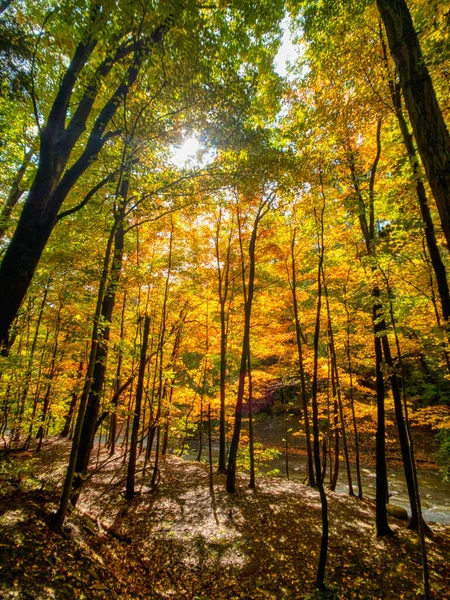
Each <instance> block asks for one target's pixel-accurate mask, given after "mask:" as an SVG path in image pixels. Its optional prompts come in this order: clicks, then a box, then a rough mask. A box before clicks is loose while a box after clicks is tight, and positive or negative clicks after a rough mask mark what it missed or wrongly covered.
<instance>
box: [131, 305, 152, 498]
mask: <svg viewBox="0 0 450 600" xmlns="http://www.w3.org/2000/svg"><path fill="white" fill-rule="evenodd" d="M149 329H150V318H149V316H148V315H145V320H144V332H143V337H142V347H141V357H140V361H139V375H138V381H137V388H136V403H135V407H134V415H133V426H132V430H131V442H130V454H129V459H128V470H127V487H126V492H125V498H126V499H127V500H131V499H132V498H133V497H134V479H135V473H136V453H137V441H138V433H139V419H140V416H141V406H142V396H143V393H144V378H145V369H146V366H147V362H146V358H147V347H148V332H149Z"/></svg>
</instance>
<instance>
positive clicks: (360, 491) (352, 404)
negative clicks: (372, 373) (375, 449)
mask: <svg viewBox="0 0 450 600" xmlns="http://www.w3.org/2000/svg"><path fill="white" fill-rule="evenodd" d="M349 275H350V271H349ZM347 281H348V280H347ZM344 308H345V313H346V315H347V343H346V353H347V364H348V374H349V378H350V382H349V383H350V408H351V411H352V423H353V436H354V438H355V464H356V478H357V480H358V498H359V499H360V500H362V497H363V489H362V482H361V467H360V457H359V439H358V428H357V425H356V412H355V399H354V395H353V369H352V357H351V351H350V312H349V310H348V305H347V284H346V287H345V290H344Z"/></svg>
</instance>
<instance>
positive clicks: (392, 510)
mask: <svg viewBox="0 0 450 600" xmlns="http://www.w3.org/2000/svg"><path fill="white" fill-rule="evenodd" d="M386 511H387V513H388V515H391V516H393V517H395V518H397V519H404V520H407V519H408V518H409V517H408V513H407V511H406V510H405V509H404V508H402V507H401V506H396V505H395V504H386Z"/></svg>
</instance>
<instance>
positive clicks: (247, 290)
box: [226, 199, 270, 493]
mask: <svg viewBox="0 0 450 600" xmlns="http://www.w3.org/2000/svg"><path fill="white" fill-rule="evenodd" d="M269 210H270V200H268V199H266V200H263V201H262V202H261V203H260V205H259V207H258V210H257V213H256V218H255V221H254V224H253V229H252V233H251V237H250V244H249V251H248V254H249V275H248V287H247V285H246V283H245V268H244V252H243V244H242V228H241V223H240V216H239V208H238V225H239V241H240V246H241V259H242V278H243V288H244V335H243V340H242V349H241V363H240V367H239V383H238V394H237V399H236V408H235V413H234V428H233V437H232V439H231V444H230V452H229V456H228V469H227V482H226V489H227V492H230V493H233V492H235V491H236V461H237V452H238V447H239V438H240V434H241V426H242V404H243V400H244V390H245V376H246V373H247V366H248V352H249V348H250V319H251V313H252V303H253V295H254V285H255V248H256V239H257V234H258V225H259V223H260V221H261V219H262V218H263V217H264V215H265V214H266V213H267V212H268V211H269Z"/></svg>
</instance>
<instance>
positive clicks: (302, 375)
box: [288, 229, 316, 487]
mask: <svg viewBox="0 0 450 600" xmlns="http://www.w3.org/2000/svg"><path fill="white" fill-rule="evenodd" d="M295 238H296V230H295V229H294V231H293V234H292V239H291V264H292V273H291V275H290V277H289V273H288V277H289V283H290V287H291V292H292V302H293V308H294V321H295V336H296V341H297V352H298V366H299V371H300V385H301V392H302V407H303V417H304V419H305V436H306V451H307V454H308V485H310V486H312V487H315V485H316V481H315V477H314V461H313V451H312V446H311V428H310V425H309V414H308V396H307V393H306V381H305V368H304V365H303V343H302V335H303V332H302V329H301V327H300V320H299V316H298V300H297V267H296V257H295Z"/></svg>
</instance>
